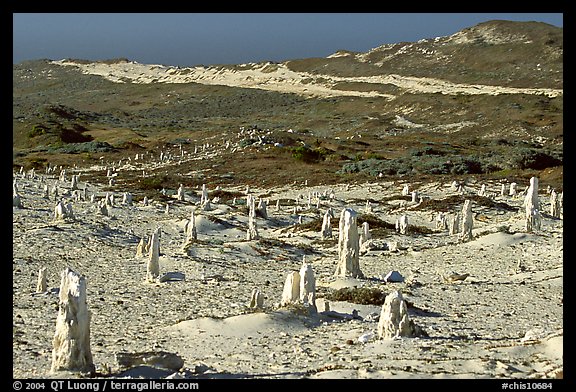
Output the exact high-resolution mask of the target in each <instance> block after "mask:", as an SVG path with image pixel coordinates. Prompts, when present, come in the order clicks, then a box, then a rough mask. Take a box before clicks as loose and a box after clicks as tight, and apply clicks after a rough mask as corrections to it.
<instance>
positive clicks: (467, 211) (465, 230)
mask: <svg viewBox="0 0 576 392" xmlns="http://www.w3.org/2000/svg"><path fill="white" fill-rule="evenodd" d="M473 227H474V220H473V217H472V202H471V201H470V200H464V206H463V207H462V231H461V232H460V240H461V241H462V242H466V241H470V240H472V228H473Z"/></svg>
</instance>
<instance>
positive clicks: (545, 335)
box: [13, 163, 563, 379]
mask: <svg viewBox="0 0 576 392" xmlns="http://www.w3.org/2000/svg"><path fill="white" fill-rule="evenodd" d="M139 164H141V165H145V163H139ZM95 171H105V168H104V167H95V168H91V169H86V170H77V171H74V170H72V169H68V170H67V173H68V178H67V181H66V182H58V175H57V174H50V175H45V176H44V175H39V174H36V178H34V179H31V178H22V177H23V176H22V175H20V174H15V175H14V179H15V180H16V183H17V186H18V191H19V194H20V196H21V200H22V203H23V206H24V208H16V207H14V208H13V376H14V377H15V378H51V377H58V378H61V377H71V378H75V377H78V376H79V375H78V374H76V373H67V372H65V373H57V374H50V372H49V370H50V365H51V353H52V338H53V336H54V331H55V322H56V316H57V309H58V296H57V291H58V288H59V284H60V274H61V272H62V271H63V270H64V269H65V268H66V267H70V268H72V269H73V270H75V271H76V272H78V273H80V274H82V275H83V276H85V277H86V280H87V301H88V308H89V310H90V311H91V313H92V321H91V349H92V354H93V358H94V364H95V366H96V371H97V372H98V375H99V376H100V377H104V376H112V377H153V378H161V377H167V376H169V375H172V377H174V376H175V375H174V373H177V376H179V377H187V378H338V379H339V378H425V379H429V378H556V377H559V376H561V375H562V374H563V373H562V372H563V220H562V219H554V218H552V217H551V216H549V215H547V214H544V215H543V221H542V228H541V230H538V231H537V232H535V233H526V232H525V230H524V220H523V216H522V214H523V212H522V211H523V209H522V208H520V209H519V210H518V211H509V210H506V209H502V208H497V207H482V206H480V205H478V204H474V203H473V206H472V209H473V213H474V217H475V218H474V230H473V234H474V239H473V240H471V241H469V242H465V243H462V242H460V241H459V240H458V237H457V236H450V235H449V234H448V232H447V231H446V230H440V229H436V227H435V222H434V221H433V219H432V218H433V216H434V213H435V212H434V211H431V210H419V209H417V208H415V207H414V204H413V203H411V202H407V203H406V204H405V205H404V206H401V205H400V200H398V199H393V198H392V199H391V198H390V197H391V196H394V195H400V193H401V191H402V187H403V185H404V183H395V182H390V181H385V179H381V180H378V181H376V180H375V181H374V182H373V183H362V184H350V185H349V186H348V185H345V184H333V185H318V184H313V181H312V180H311V181H310V184H309V186H304V181H303V182H302V184H297V185H292V186H285V187H279V188H274V189H251V191H250V192H251V194H252V195H254V196H256V197H263V198H267V199H269V200H270V203H269V205H268V215H269V216H268V219H264V218H261V217H258V218H257V225H258V230H259V234H260V237H261V238H260V240H252V241H247V240H246V228H247V222H248V216H247V211H246V208H245V204H243V203H245V199H238V200H237V203H236V204H235V205H234V204H233V203H232V201H226V202H218V201H213V202H212V208H211V209H210V210H209V211H203V210H202V209H200V208H199V205H198V204H199V200H200V190H199V189H187V190H186V197H185V200H184V201H177V200H176V198H175V197H174V199H173V201H171V202H170V203H169V204H170V207H169V210H168V213H166V204H165V203H160V202H158V201H155V200H151V201H150V205H148V206H144V205H143V204H142V203H141V202H139V201H138V202H135V203H134V204H133V205H132V206H129V205H123V204H122V203H121V200H122V193H121V192H115V193H114V195H115V200H116V201H115V205H114V206H113V207H111V208H110V214H109V216H102V215H100V214H98V213H97V212H96V206H95V204H93V203H91V202H90V201H89V200H80V201H76V200H75V201H72V205H73V211H74V215H75V218H74V219H73V220H69V221H54V219H53V217H54V213H53V211H54V206H55V203H56V202H55V200H54V196H52V195H51V196H50V198H49V199H45V198H43V197H42V196H43V186H44V184H48V185H49V186H50V188H51V187H52V186H53V185H54V184H57V183H58V184H59V189H60V191H59V194H60V197H63V198H64V199H71V194H70V193H67V192H66V190H69V189H70V181H69V179H70V175H71V174H73V173H80V183H79V187H80V189H84V187H86V186H87V187H88V195H92V194H95V195H96V198H97V200H100V199H102V198H103V197H104V196H105V192H104V191H103V190H102V188H100V187H98V186H96V185H94V184H92V183H91V182H90V176H91V174H93V173H94V172H95ZM39 177H43V178H44V179H43V181H44V182H41V179H40V178H39ZM407 183H408V182H407ZM408 184H409V185H410V188H411V189H412V190H417V191H418V192H419V194H420V195H421V196H424V197H429V198H430V199H433V200H435V199H438V200H440V199H444V198H446V197H448V196H450V195H454V194H456V192H455V191H454V190H453V189H452V188H451V186H450V185H451V184H447V183H420V182H416V181H413V182H412V183H408ZM206 185H207V187H208V189H209V190H210V191H213V190H214V189H215V187H216V186H217V185H218V184H206ZM486 185H487V186H488V190H489V191H490V192H493V193H499V190H500V185H499V184H496V183H488V184H486ZM526 185H528V184H519V186H518V188H519V189H524V186H526ZM480 186H481V184H480V183H476V182H474V181H473V180H470V182H469V183H468V184H467V186H466V188H465V192H467V194H469V195H475V194H476V193H477V191H478V190H479V189H480ZM224 190H228V191H244V188H242V189H239V188H236V189H224ZM126 191H129V189H126ZM169 191H170V192H171V193H175V191H176V190H169ZM332 191H333V193H334V199H330V198H329V197H321V198H320V208H319V209H318V208H316V199H315V198H313V199H312V203H311V206H310V207H308V205H307V198H308V194H309V193H311V192H318V193H319V194H324V192H327V193H328V194H329V193H330V192H332ZM278 199H279V200H281V208H280V211H276V208H275V206H276V200H278ZM296 199H298V201H299V203H298V205H299V207H300V209H299V211H297V214H294V204H295V200H296ZM367 199H370V200H371V206H372V214H373V215H374V216H376V217H377V218H379V219H381V220H383V221H386V222H391V223H393V222H395V220H396V219H397V218H398V217H399V216H400V214H402V213H406V214H407V215H408V217H409V223H410V224H411V225H416V226H420V227H427V228H429V229H431V230H432V234H407V235H401V234H399V233H395V232H382V231H380V232H376V231H375V232H374V234H373V238H374V243H375V244H376V245H380V246H377V247H376V248H375V249H373V250H370V251H368V252H367V253H365V254H362V255H361V256H360V268H361V270H362V272H363V274H364V276H365V277H364V278H361V279H351V278H346V279H344V278H336V277H335V276H334V272H335V269H336V262H337V259H338V255H337V235H338V231H337V229H335V230H334V235H335V238H334V239H333V240H327V241H322V240H321V239H320V233H319V232H317V231H301V230H298V225H297V224H298V216H301V217H302V218H301V219H302V223H303V224H305V223H307V222H311V221H312V220H314V219H318V218H320V217H321V216H322V215H323V214H324V212H325V211H326V209H327V208H328V207H332V208H333V209H334V211H335V219H334V221H335V222H336V227H337V221H338V216H339V212H340V211H341V210H342V208H344V207H350V208H353V209H355V210H356V211H357V212H359V213H363V212H364V209H365V207H366V200H367ZM495 200H496V201H498V202H502V203H507V204H508V205H509V206H513V207H521V206H522V202H523V198H522V197H514V198H513V197H509V196H504V197H502V196H495ZM540 201H541V203H542V210H543V211H548V209H549V197H548V196H547V195H546V192H545V190H543V189H541V190H540ZM459 208H461V206H457V209H459ZM193 210H195V211H196V212H195V214H196V227H197V231H198V241H197V243H195V244H194V245H193V246H192V248H191V250H190V253H189V254H185V253H184V252H183V251H182V245H183V243H184V240H185V234H184V225H185V223H186V221H187V220H188V219H189V217H190V214H191V212H192V211H193ZM156 228H160V229H161V236H160V251H161V256H160V272H161V274H165V273H173V275H174V276H178V277H179V278H178V279H174V280H172V281H167V282H163V283H147V282H146V281H145V277H146V263H147V257H136V248H137V244H138V242H139V241H140V239H141V238H142V237H149V236H151V234H152V232H153V230H155V229H156ZM378 233H380V234H378ZM390 241H396V242H397V243H398V248H399V250H398V251H395V252H392V251H389V250H385V248H386V247H385V246H382V245H383V244H385V243H388V242H390ZM304 256H305V257H306V261H307V262H309V263H311V264H312V266H313V270H314V274H315V278H316V293H317V306H318V310H319V312H318V313H316V314H304V313H302V312H298V311H296V310H294V309H288V308H281V307H280V306H279V302H280V299H281V296H282V289H283V285H284V281H285V279H286V276H287V275H288V273H290V272H292V271H297V270H299V269H300V266H301V264H302V262H303V257H304ZM42 267H46V268H47V271H48V287H49V290H48V292H47V293H42V294H36V293H35V291H36V282H37V276H38V271H39V269H40V268H42ZM393 270H395V271H398V272H399V273H400V274H401V275H402V276H403V277H404V281H403V282H398V283H387V282H386V281H385V280H384V279H383V277H384V276H385V275H386V274H387V273H388V272H390V271H393ZM453 272H456V273H459V274H464V273H466V274H469V276H468V278H466V279H465V280H463V281H457V282H454V283H450V282H448V281H446V280H445V279H444V277H445V276H447V275H450V274H451V273H453ZM176 273H177V274H176ZM353 286H356V287H375V288H380V289H381V290H383V291H384V292H385V293H387V294H388V293H390V292H392V291H393V290H401V292H402V293H403V295H404V297H405V299H407V300H408V301H409V303H410V304H411V306H410V308H409V314H410V317H411V318H412V320H413V321H414V322H415V323H416V324H418V325H419V326H421V327H422V328H423V329H424V330H425V331H426V332H427V333H428V335H429V337H421V338H401V339H395V340H382V339H379V338H378V337H377V334H376V329H377V316H379V314H380V310H381V307H380V306H379V305H363V304H355V303H351V302H347V301H329V307H330V309H331V312H329V313H327V312H325V311H324V305H325V301H326V300H325V296H326V295H327V293H329V292H332V291H333V290H335V289H337V288H340V287H353ZM255 288H257V289H259V290H260V291H261V292H262V293H263V295H264V297H265V299H264V308H263V309H260V310H253V309H250V308H249V307H248V303H249V300H250V295H251V292H252V290H253V289H255ZM353 314H355V315H356V317H353ZM361 336H362V337H363V339H359V338H360V337H361ZM370 336H372V337H371V338H368V337H370ZM146 352H152V353H159V352H168V353H171V354H176V355H177V356H179V357H180V358H181V359H182V360H183V361H184V366H183V367H182V368H181V369H178V370H175V369H172V370H170V369H165V368H162V367H161V366H160V367H158V366H152V365H150V364H147V365H146V364H144V365H142V364H140V365H139V366H137V365H136V364H134V366H120V364H119V363H118V360H117V357H116V355H117V354H119V353H146Z"/></svg>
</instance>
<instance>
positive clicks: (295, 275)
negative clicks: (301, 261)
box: [280, 271, 300, 306]
mask: <svg viewBox="0 0 576 392" xmlns="http://www.w3.org/2000/svg"><path fill="white" fill-rule="evenodd" d="M299 300H300V273H299V272H298V271H293V272H290V273H289V274H288V276H287V277H286V280H285V281H284V290H283V291H282V299H281V300H280V306H286V305H289V304H294V303H297V302H298V301H299Z"/></svg>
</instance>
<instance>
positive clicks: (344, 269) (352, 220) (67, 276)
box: [13, 154, 563, 372]
mask: <svg viewBox="0 0 576 392" xmlns="http://www.w3.org/2000/svg"><path fill="white" fill-rule="evenodd" d="M138 159H142V157H139V155H138V154H137V155H136V158H135V160H138ZM160 159H161V160H166V159H169V158H168V157H166V155H164V154H161V157H160ZM55 170H56V168H55V167H54V168H51V167H50V166H48V168H47V170H46V174H49V173H51V172H54V171H55ZM19 175H20V176H21V177H26V176H28V177H29V178H31V179H36V178H40V185H41V186H42V188H43V190H44V196H43V197H44V198H46V199H50V197H51V196H52V197H53V198H54V200H55V201H56V205H55V207H54V220H56V221H59V220H63V221H67V220H74V219H75V218H74V213H73V209H72V201H73V200H88V184H85V186H84V189H83V190H80V189H79V186H78V184H79V176H78V175H73V176H72V177H71V179H70V182H69V187H65V186H62V188H63V189H62V192H60V187H59V186H58V185H59V182H60V183H63V184H66V183H67V179H66V171H65V170H64V169H62V170H61V172H60V175H59V178H58V181H56V183H54V184H53V186H52V187H49V185H48V184H47V183H46V180H45V178H44V177H43V176H40V177H39V176H37V175H36V173H35V172H34V169H32V170H30V171H29V172H28V173H24V172H23V170H21V171H20V173H19ZM107 176H108V177H109V178H110V182H111V183H112V182H113V179H114V174H113V173H112V171H111V170H110V169H108V170H107ZM452 187H453V189H454V190H456V191H457V192H459V193H460V194H464V189H463V186H462V185H461V184H458V183H457V182H454V183H453V184H452ZM66 188H68V189H66ZM506 193H507V194H508V196H510V197H518V196H519V194H520V193H519V192H518V190H517V184H516V183H511V184H510V186H509V190H508V191H507V189H506V187H505V185H504V184H502V186H501V190H500V195H501V196H505V195H506ZM522 193H524V195H525V196H524V208H525V229H526V231H527V232H532V231H535V230H539V229H540V227H541V218H542V217H541V212H540V203H539V198H538V179H537V178H536V177H533V178H531V179H530V186H529V187H527V188H526V189H525V190H524V192H522ZM548 193H549V194H550V204H551V207H550V215H551V216H552V217H553V218H557V219H559V218H561V216H562V210H563V193H557V192H556V191H555V190H554V189H548ZM478 194H479V195H480V196H488V197H490V196H494V194H488V193H487V191H486V187H485V186H482V188H481V190H480V191H479V192H478ZM246 195H247V197H246V204H247V206H248V229H247V235H246V240H248V241H252V240H257V239H259V238H260V236H259V234H258V228H257V219H256V217H257V212H258V215H259V216H260V217H262V218H264V219H267V217H268V214H267V204H268V202H269V201H268V200H263V199H260V200H259V202H258V206H256V198H255V197H254V196H252V195H251V194H250V190H249V188H248V187H247V189H246ZM402 195H403V196H407V195H411V196H412V202H413V203H420V202H422V201H423V200H422V198H419V195H418V193H417V192H415V191H413V192H410V190H409V186H408V185H406V186H404V188H403V189H402ZM64 196H68V197H69V198H68V200H65V198H64ZM320 196H324V197H328V198H329V199H330V200H333V199H334V193H333V191H332V192H331V193H330V194H328V193H327V192H325V193H324V194H323V195H320V194H319V193H316V194H311V193H309V195H308V207H310V206H311V203H312V198H313V197H317V199H318V202H317V204H316V207H317V208H319V207H320ZM176 198H177V200H179V201H185V191H184V187H183V186H182V185H180V187H179V189H178V191H177V193H176ZM299 198H300V197H299ZM299 198H298V199H299ZM298 199H296V206H295V207H294V213H297V211H298ZM90 201H91V202H92V203H95V204H96V206H97V208H96V211H97V213H99V214H102V215H105V216H107V215H108V213H109V211H108V207H112V206H114V195H113V194H110V193H106V195H105V197H104V198H103V199H101V200H99V201H96V199H95V195H94V194H92V195H91V196H90ZM216 201H217V200H216ZM122 204H123V205H128V206H130V205H132V195H131V194H130V193H129V192H125V193H123V199H122ZM143 204H144V205H147V204H148V200H147V198H144V200H143ZM233 204H236V200H235V199H234V201H233ZM199 205H200V209H201V210H203V211H208V210H210V208H211V207H210V200H209V198H208V191H207V188H206V186H205V185H203V186H202V191H201V198H200V203H199ZM13 207H15V208H25V206H24V204H23V202H22V198H21V195H20V192H19V189H18V185H17V181H16V180H14V182H13ZM166 207H168V205H167V206H166ZM276 210H277V211H279V210H280V203H279V200H278V202H277V204H276ZM366 210H367V212H370V211H371V206H370V203H369V202H367V203H366ZM166 211H167V212H168V209H167V210H166ZM332 218H334V214H333V210H332V208H328V209H327V210H326V212H325V214H324V216H323V222H322V229H321V232H320V237H321V239H323V240H328V239H331V238H332V227H331V219H332ZM299 221H300V220H299ZM436 227H437V228H439V229H448V231H449V234H450V235H455V234H459V238H460V240H461V241H469V240H471V239H472V238H473V236H472V228H473V217H472V203H471V201H470V200H465V202H464V205H463V207H462V210H461V212H458V213H456V214H454V215H453V216H452V217H449V216H448V215H447V214H446V213H443V212H441V213H438V214H437V216H436ZM408 228H409V226H408V216H407V215H406V214H402V215H401V216H400V217H399V218H398V219H397V221H396V230H397V231H398V232H399V233H400V234H406V233H407V232H408ZM184 231H185V234H186V239H185V242H184V244H183V246H182V249H183V250H184V251H185V252H186V251H187V250H188V249H189V248H190V247H191V246H193V244H194V243H195V242H196V241H197V231H196V225H195V213H194V211H192V213H191V216H190V220H189V221H188V222H187V223H186V225H185V228H184ZM160 235H161V230H160V228H157V229H156V230H155V231H154V232H153V233H152V235H151V237H150V238H149V239H148V241H145V239H144V238H142V239H141V241H140V243H139V244H138V247H137V250H136V256H137V257H145V256H146V255H147V256H148V262H147V266H146V280H147V281H148V282H151V283H153V282H162V276H161V274H160V265H159V256H160ZM370 240H371V236H370V232H369V226H368V223H367V222H365V223H363V225H362V227H361V230H360V232H359V230H358V224H357V212H356V211H354V210H353V209H352V208H344V209H342V211H341V213H340V220H339V230H338V261H337V264H336V270H335V275H336V276H340V277H353V278H362V277H363V276H364V275H363V273H362V271H361V269H360V263H359V256H360V254H361V248H362V246H363V245H365V244H367V243H368V242H369V241H370ZM315 290H316V283H315V278H314V271H313V269H312V264H310V263H307V262H306V259H305V257H304V260H303V263H302V266H301V268H300V270H299V271H293V272H291V273H289V274H288V276H287V277H286V281H285V284H284V290H283V292H282V298H281V301H280V305H281V306H290V305H300V306H304V307H305V308H307V309H309V311H310V312H312V313H315V312H317V309H316V294H315ZM46 291H47V284H46V268H42V269H41V270H40V271H39V274H38V283H37V292H38V293H42V292H46ZM59 299H60V302H59V311H58V317H57V320H56V332H55V334H54V338H53V352H52V367H51V370H52V371H58V370H78V371H89V372H90V371H93V370H94V364H93V361H92V354H91V350H90V317H91V316H90V311H89V310H88V308H87V305H86V280H85V278H84V277H82V276H80V275H79V274H77V273H76V272H74V271H72V270H71V269H69V268H67V269H66V270H64V271H63V272H62V275H61V284H60V291H59ZM249 307H250V308H252V309H262V308H263V307H264V296H263V294H262V293H261V292H260V291H259V290H258V289H254V290H253V292H252V296H251V299H250V303H249ZM325 310H326V309H325ZM69 320H75V322H74V323H71V322H69ZM418 333H419V330H418V326H416V325H415V324H414V323H413V322H412V321H411V320H410V319H409V317H408V312H407V307H406V303H405V301H404V300H403V298H402V294H401V293H400V292H399V291H394V292H392V293H391V294H389V295H388V296H387V297H386V300H385V303H384V305H383V306H382V312H381V316H380V320H379V324H378V335H379V337H380V338H383V339H393V338H397V337H409V336H416V335H418Z"/></svg>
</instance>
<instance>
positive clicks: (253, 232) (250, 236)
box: [246, 197, 260, 241]
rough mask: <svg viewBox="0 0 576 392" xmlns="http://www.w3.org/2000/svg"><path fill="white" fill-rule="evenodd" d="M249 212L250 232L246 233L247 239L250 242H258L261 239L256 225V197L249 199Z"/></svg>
mask: <svg viewBox="0 0 576 392" xmlns="http://www.w3.org/2000/svg"><path fill="white" fill-rule="evenodd" d="M249 203H250V205H249V210H248V231H247V233H246V239H247V240H248V241H252V240H257V239H259V238H260V236H259V235H258V227H257V224H256V205H255V204H256V199H255V198H254V197H250V198H249Z"/></svg>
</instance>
